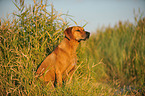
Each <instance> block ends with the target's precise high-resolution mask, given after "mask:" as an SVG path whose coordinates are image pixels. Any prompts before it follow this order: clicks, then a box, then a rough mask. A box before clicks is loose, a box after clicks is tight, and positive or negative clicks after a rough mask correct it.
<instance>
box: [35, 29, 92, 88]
mask: <svg viewBox="0 0 145 96" xmlns="http://www.w3.org/2000/svg"><path fill="white" fill-rule="evenodd" d="M64 34H65V38H64V39H63V40H62V42H61V43H60V44H59V45H58V47H56V49H55V50H54V51H53V52H52V53H51V54H50V55H48V56H47V57H46V59H45V60H44V61H43V62H42V64H41V65H40V66H39V68H38V70H37V72H36V73H37V75H38V76H39V77H40V79H42V80H43V81H45V82H50V81H51V82H52V83H53V85H55V83H57V84H58V85H60V86H62V81H65V80H66V79H67V77H70V76H71V75H72V74H73V72H74V70H75V68H76V63H77V56H76V49H77V46H78V44H79V42H80V41H81V40H86V39H87V38H89V35H90V33H89V32H86V31H84V29H83V28H82V27H79V26H73V27H69V28H67V29H66V30H65V32H64Z"/></svg>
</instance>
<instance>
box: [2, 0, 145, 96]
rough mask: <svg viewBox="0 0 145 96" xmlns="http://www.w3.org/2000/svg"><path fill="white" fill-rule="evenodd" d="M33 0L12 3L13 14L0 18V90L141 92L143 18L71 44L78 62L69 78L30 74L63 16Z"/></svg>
mask: <svg viewBox="0 0 145 96" xmlns="http://www.w3.org/2000/svg"><path fill="white" fill-rule="evenodd" d="M34 2H35V4H34V5H33V6H32V5H31V6H29V7H28V8H26V7H19V6H17V7H19V8H18V9H19V12H18V13H14V14H13V17H14V18H13V19H12V21H10V20H1V21H0V22H1V23H0V64H1V66H0V95H1V96H2V95H12V96H15V95H30V96H42V95H46V96H48V95H52V96H53V95H68V96H70V95H73V96H74V95H78V96H81V95H90V96H102V95H103V96H104V95H106V96H108V95H143V94H144V92H145V90H144V89H145V87H144V86H145V84H144V82H145V75H144V74H145V71H144V69H145V49H144V48H145V46H144V44H145V19H142V18H140V20H139V21H137V24H136V25H133V24H131V23H129V22H123V23H122V22H120V23H119V24H117V25H116V26H115V27H113V28H110V27H106V28H103V29H98V30H97V32H96V33H92V35H91V37H90V39H89V40H87V41H85V42H82V43H81V44H80V46H79V48H78V50H77V53H78V67H77V70H76V71H75V73H74V75H73V80H72V82H71V83H68V82H66V83H64V86H63V87H57V88H51V87H50V86H49V84H48V85H45V84H43V82H40V81H39V80H38V79H36V78H35V73H36V70H37V67H38V65H39V64H40V63H41V62H42V61H43V60H44V58H45V57H46V56H47V55H48V54H50V53H51V52H52V51H53V50H54V49H55V47H56V46H57V45H58V44H59V43H60V42H61V40H62V38H63V31H64V30H65V28H67V27H68V26H69V22H67V21H66V20H64V19H62V16H63V15H62V14H60V13H58V12H57V11H56V10H55V9H54V7H53V5H51V6H50V5H47V4H43V3H42V4H41V3H39V2H36V1H35V0H34ZM46 7H50V8H51V11H49V10H46ZM66 15H67V14H66ZM76 23H77V22H76Z"/></svg>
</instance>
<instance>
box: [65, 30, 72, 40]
mask: <svg viewBox="0 0 145 96" xmlns="http://www.w3.org/2000/svg"><path fill="white" fill-rule="evenodd" d="M64 34H65V37H66V38H68V39H72V37H73V35H72V27H69V28H67V29H66V30H65V31H64Z"/></svg>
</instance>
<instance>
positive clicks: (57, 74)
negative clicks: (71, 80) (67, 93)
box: [56, 71, 62, 86]
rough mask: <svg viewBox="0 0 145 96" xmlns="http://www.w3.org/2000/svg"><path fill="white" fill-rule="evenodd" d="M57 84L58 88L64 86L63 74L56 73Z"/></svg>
mask: <svg viewBox="0 0 145 96" xmlns="http://www.w3.org/2000/svg"><path fill="white" fill-rule="evenodd" d="M56 82H57V85H58V86H62V74H61V72H60V71H57V72H56Z"/></svg>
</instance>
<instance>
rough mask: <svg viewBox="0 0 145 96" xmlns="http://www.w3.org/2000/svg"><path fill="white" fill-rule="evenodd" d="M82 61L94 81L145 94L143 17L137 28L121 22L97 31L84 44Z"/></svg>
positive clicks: (144, 31) (144, 30)
mask: <svg viewBox="0 0 145 96" xmlns="http://www.w3.org/2000/svg"><path fill="white" fill-rule="evenodd" d="M86 44H87V47H86V48H85V49H84V52H83V54H84V55H82V56H83V58H87V60H88V63H89V64H90V66H92V70H93V72H92V74H93V75H94V76H93V77H94V78H95V79H96V80H97V81H101V82H102V81H104V82H108V83H112V84H113V85H114V86H116V87H120V88H124V87H126V88H128V87H129V88H130V90H132V89H140V90H142V91H143V92H145V70H144V69H145V18H142V19H141V18H140V20H139V21H138V22H137V24H136V25H133V24H131V23H129V22H125V23H122V22H121V21H120V22H119V23H118V24H117V25H115V26H114V28H111V27H108V28H106V29H105V30H102V29H100V30H99V29H98V30H97V33H95V34H93V35H92V36H91V38H90V39H89V41H88V42H87V43H86Z"/></svg>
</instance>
